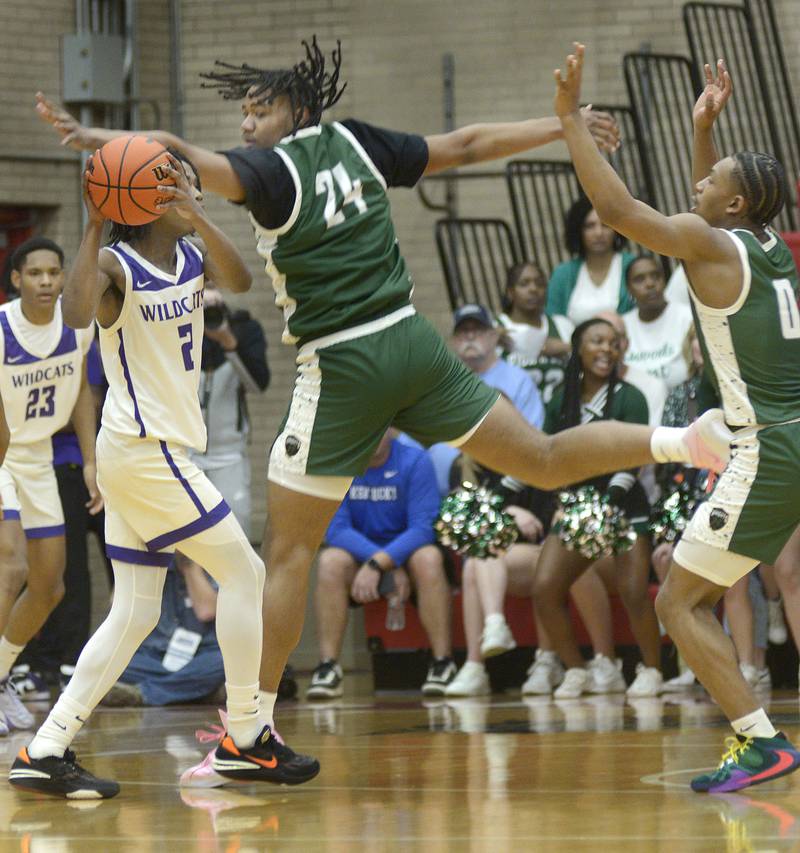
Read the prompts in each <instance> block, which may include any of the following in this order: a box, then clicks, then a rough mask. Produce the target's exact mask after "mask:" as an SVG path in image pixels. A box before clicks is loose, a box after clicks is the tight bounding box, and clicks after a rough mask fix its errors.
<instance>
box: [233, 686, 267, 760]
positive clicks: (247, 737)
mask: <svg viewBox="0 0 800 853" xmlns="http://www.w3.org/2000/svg"><path fill="white" fill-rule="evenodd" d="M225 691H226V692H227V694H228V701H227V703H226V704H227V712H228V734H229V735H230V736H231V737H232V738H233V742H234V743H235V744H236V745H237V746H239V747H248V746H252V745H253V744H254V743H255V742H256V738H257V737H258V735H259V732H260V731H261V729H262V728H263V723H262V722H261V716H260V714H259V693H258V684H248V685H246V686H245V687H236V686H235V685H233V684H228V683H227V682H226V684H225Z"/></svg>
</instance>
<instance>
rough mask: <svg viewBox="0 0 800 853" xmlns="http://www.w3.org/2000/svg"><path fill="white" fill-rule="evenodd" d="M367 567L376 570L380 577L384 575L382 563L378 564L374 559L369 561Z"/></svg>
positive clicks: (371, 558)
mask: <svg viewBox="0 0 800 853" xmlns="http://www.w3.org/2000/svg"><path fill="white" fill-rule="evenodd" d="M367 565H368V566H369V567H370V568H371V569H374V570H375V571H376V572H377V573H378V574H379V575H382V574H383V567H382V566H381V564H380V563H379V562H378V561H377V560H376V559H375V558H374V557H370V558H369V559H368V560H367Z"/></svg>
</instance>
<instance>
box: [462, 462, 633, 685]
mask: <svg viewBox="0 0 800 853" xmlns="http://www.w3.org/2000/svg"><path fill="white" fill-rule="evenodd" d="M465 480H468V481H469V482H472V483H480V485H482V486H485V487H487V488H489V489H491V490H492V491H495V492H498V493H499V494H502V495H503V496H504V497H505V499H506V504H505V510H506V512H508V513H509V514H510V515H511V516H513V518H514V521H515V522H516V524H517V526H518V528H519V531H520V538H519V539H518V540H517V541H516V542H515V543H514V544H513V545H512V546H511V547H510V548H509V549H508V551H507V552H506V553H505V554H503V555H501V556H499V557H487V558H477V557H468V558H467V559H466V560H465V561H464V570H463V575H462V580H461V586H462V606H463V611H464V633H465V635H466V640H467V660H466V662H465V663H464V665H463V666H462V667H461V669H460V670H459V671H458V675H456V677H455V678H454V679H453V681H452V682H451V683H450V684H449V685H448V686H447V689H446V690H445V695H447V696H482V695H485V694H488V693H489V692H490V687H489V676H488V674H487V672H486V667H485V666H484V659H485V658H488V657H493V656H494V655H499V654H502V653H504V652H507V651H510V650H511V649H513V648H515V647H516V641H515V640H514V637H513V635H512V633H511V629H510V627H509V625H508V623H507V622H506V619H505V616H504V614H503V604H504V601H505V597H506V595H507V594H508V595H513V596H518V597H521V598H530V597H531V594H532V589H533V578H534V576H535V573H536V566H537V563H538V561H539V555H540V554H541V550H542V546H541V544H540V542H541V539H542V537H543V534H545V533H546V532H547V529H548V528H549V519H550V517H551V515H552V510H553V504H552V498H551V496H549V495H547V494H545V493H543V492H540V491H539V490H538V489H534V488H531V487H525V486H522V485H521V484H518V483H516V482H515V481H513V480H511V479H510V478H508V477H501V475H499V474H495V473H493V472H491V471H488V470H486V469H485V468H481V467H480V466H478V465H477V464H476V463H474V462H473V461H472V460H470V459H469V458H468V457H466V456H463V455H462V456H460V457H459V458H458V459H457V460H456V463H455V465H454V466H453V479H452V485H453V487H454V488H455V487H457V486H458V485H459V484H460V483H461V482H464V481H465ZM540 519H541V520H540ZM571 593H572V596H573V598H574V600H575V604H576V606H577V608H578V611H579V613H580V614H581V619H582V620H583V622H584V624H585V625H586V629H587V631H588V632H589V636H590V638H591V640H592V646H593V648H594V650H595V652H596V656H595V658H594V660H593V661H592V672H593V674H594V675H596V679H595V681H594V683H593V684H592V692H594V693H610V692H614V691H617V690H624V689H625V682H624V680H623V679H622V675H621V674H620V672H619V670H618V669H617V667H616V665H615V664H614V663H613V657H614V639H613V626H612V621H611V606H610V604H609V601H608V595H607V593H606V590H605V587H604V586H603V583H602V581H601V580H600V579H599V578H598V577H597V575H596V574H595V573H594V572H593V571H588V572H586V573H584V574H583V575H582V576H581V577H580V578H579V579H578V580H577V581H576V583H575V585H574V586H573V588H572V590H571ZM536 621H537V625H536V633H537V637H538V640H539V648H538V649H537V651H536V657H535V659H534V662H533V665H532V666H531V667H530V669H529V670H528V676H529V677H528V679H527V681H526V682H525V684H524V685H523V686H522V693H523V695H530V694H542V693H546V694H549V693H551V692H552V691H553V688H554V687H558V685H559V684H560V683H561V679H562V678H563V675H564V668H563V667H562V666H561V664H560V663H559V661H558V657H557V655H556V654H555V652H554V651H553V648H552V645H551V644H550V642H549V638H548V637H547V632H546V630H545V629H544V627H543V626H542V625H541V623H540V622H539V620H536ZM556 695H558V691H557V690H556Z"/></svg>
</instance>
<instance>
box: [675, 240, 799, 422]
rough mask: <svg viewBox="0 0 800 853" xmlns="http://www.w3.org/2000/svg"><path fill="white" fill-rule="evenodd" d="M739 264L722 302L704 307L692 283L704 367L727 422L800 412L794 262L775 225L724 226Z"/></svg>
mask: <svg viewBox="0 0 800 853" xmlns="http://www.w3.org/2000/svg"><path fill="white" fill-rule="evenodd" d="M726 233H728V234H730V235H731V238H732V239H733V240H734V242H735V243H736V248H737V249H738V251H739V255H740V257H741V261H742V267H743V270H744V276H743V287H742V294H741V296H740V298H739V299H738V300H737V301H736V303H735V304H734V305H733V306H731V307H730V308H727V309H715V308H708V307H707V306H705V305H703V304H702V303H701V302H700V301H699V300H698V299H697V297H696V296H695V295H694V292H693V291H691V289H690V294H691V297H692V300H691V301H692V311H693V313H694V317H695V324H696V326H697V330H698V336H699V339H700V345H701V347H702V350H703V357H704V359H705V364H706V370H707V372H708V375H709V377H710V378H711V381H712V382H713V384H714V386H715V388H716V389H717V390H718V392H719V397H720V399H721V401H722V407H723V409H724V410H725V420H726V421H727V422H728V423H729V424H730V425H731V426H754V425H756V424H761V425H767V424H779V423H785V422H786V421H790V420H794V419H795V418H800V311H798V308H797V284H798V282H797V269H796V267H795V263H794V259H793V258H792V254H791V252H790V251H789V248H788V247H787V245H786V244H785V243H784V242H783V240H781V238H780V237H779V236H778V235H777V234H776V233H774V232H772V231H770V232H769V233H770V239H769V241H768V242H766V243H763V244H762V243H761V242H759V240H758V238H757V237H756V236H755V235H754V234H753V233H752V232H750V231H746V230H743V229H735V230H734V231H727V232H726Z"/></svg>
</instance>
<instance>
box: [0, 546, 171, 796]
mask: <svg viewBox="0 0 800 853" xmlns="http://www.w3.org/2000/svg"><path fill="white" fill-rule="evenodd" d="M165 556H166V557H167V559H169V555H165ZM165 577H166V567H165V566H158V565H135V564H131V563H127V562H119V561H117V560H114V580H115V584H114V599H113V601H112V604H111V609H110V611H109V613H108V616H107V617H106V618H105V620H104V621H103V623H102V625H100V627H99V628H98V629H97V631H95V633H94V634H93V635H92V637H91V638H90V639H89V642H88V643H87V644H86V646H85V647H84V649H83V651H82V652H81V655H80V657H79V658H78V662H77V664H76V666H75V673H74V674H73V676H72V678H71V679H70V682H69V684H68V685H67V687H66V689H65V690H64V692H63V693H62V694H61V697H60V698H59V700H58V702H56V704H55V706H54V707H53V710H52V711H51V712H50V713H49V714H48V716H47V719H46V720H45V721H44V723H43V724H42V726H41V727H40V728H39V730H38V732H37V733H36V735H35V737H34V738H33V740H32V741H31V743H30V744H29V745H28V746H27V747H23V748H22V749H21V750H20V752H19V754H18V756H17V759H16V761H15V762H14V764H13V766H12V768H11V773H10V774H9V780H10V782H11V784H12V785H15V786H17V787H20V788H27V789H30V790H34V791H38V792H41V793H46V794H52V795H54V796H60V797H67V798H70V799H101V798H107V797H113V796H115V795H116V794H117V793H119V785H117V784H116V782H111V781H107V780H103V779H98V778H96V777H95V776H93V775H92V774H91V773H89V772H88V771H86V770H84V769H83V768H82V767H80V765H78V764H77V763H76V760H75V755H74V753H72V752H71V751H70V749H69V747H70V745H71V743H72V741H73V740H74V738H75V736H76V735H77V733H78V732H79V731H80V729H81V727H82V726H83V725H84V724H85V723H86V721H87V719H88V718H89V715H90V714H91V712H92V711H93V710H94V708H95V707H96V705H97V703H98V702H99V701H100V699H101V698H102V697H103V696H104V695H105V694H106V693H107V692H108V690H109V689H110V688H111V686H112V685H113V684H114V683H115V682H116V681H117V679H118V678H119V676H120V675H121V674H122V672H123V670H124V669H125V667H126V666H127V665H128V663H129V661H130V659H131V657H133V653H134V652H135V651H136V649H137V648H138V647H139V645H141V643H142V641H143V640H144V638H145V637H146V636H147V635H148V634H149V633H150V632H151V631H152V630H153V628H155V626H156V624H157V623H158V618H159V615H160V613H161V593H162V590H163V588H164V579H165Z"/></svg>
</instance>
